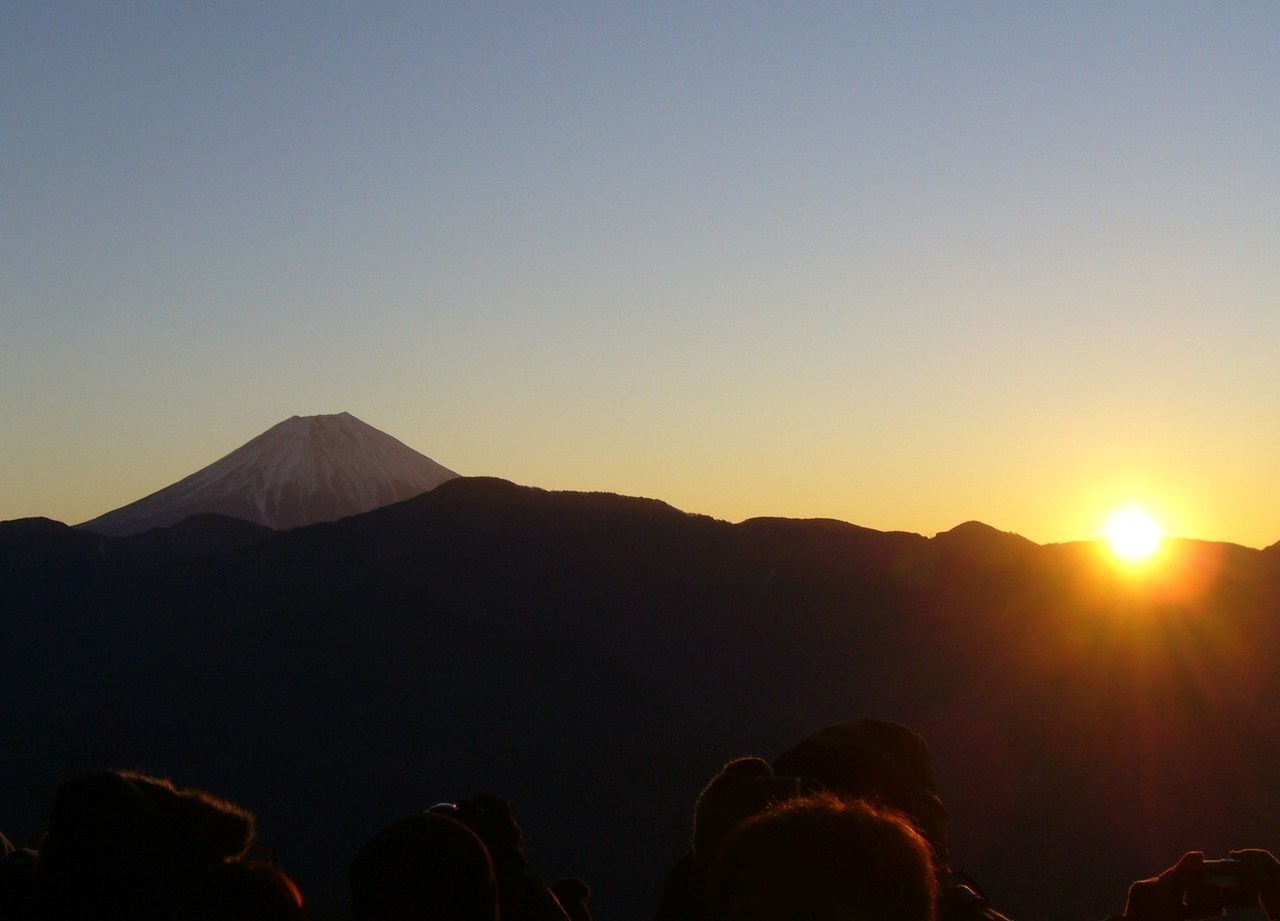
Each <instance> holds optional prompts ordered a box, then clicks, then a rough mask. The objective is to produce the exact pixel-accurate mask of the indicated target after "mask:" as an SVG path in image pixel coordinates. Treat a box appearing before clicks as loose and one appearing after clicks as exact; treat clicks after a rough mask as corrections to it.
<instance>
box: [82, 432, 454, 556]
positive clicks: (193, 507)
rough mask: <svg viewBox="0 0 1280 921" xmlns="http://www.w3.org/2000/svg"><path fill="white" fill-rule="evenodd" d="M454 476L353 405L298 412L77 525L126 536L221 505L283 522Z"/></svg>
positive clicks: (416, 490) (362, 507)
mask: <svg viewBox="0 0 1280 921" xmlns="http://www.w3.org/2000/svg"><path fill="white" fill-rule="evenodd" d="M457 475H458V474H456V473H454V472H453V471H452V470H449V469H447V468H445V467H442V466H441V465H440V464H437V463H436V462H435V461H433V460H432V459H431V458H429V457H427V456H425V455H423V454H419V453H418V452H417V451H415V450H413V449H412V448H410V447H408V446H407V445H405V444H403V443H402V442H400V441H397V440H396V439H395V438H392V437H391V436H390V435H388V434H386V433H385V432H381V431H379V430H378V429H376V428H374V427H373V426H371V425H368V424H366V423H364V422H361V421H360V420H359V419H357V418H356V417H355V416H353V415H351V414H350V413H345V412H344V413H338V414H336V415H328V416H293V417H292V418H289V419H286V420H285V421H283V422H281V423H279V424H277V425H274V426H272V427H271V428H269V429H267V430H266V431H265V432H263V433H262V434H261V435H259V436H258V437H256V438H254V439H252V440H251V441H249V442H248V443H246V444H244V445H243V446H241V447H239V448H237V449H236V450H235V451H232V452H231V453H230V454H228V455H227V456H226V457H224V458H222V459H221V460H218V461H215V462H214V463H212V464H210V465H209V466H207V467H205V468H203V469H202V470H198V471H196V472H195V473H193V474H191V475H190V476H188V477H186V478H184V479H182V480H179V481H178V482H176V483H174V484H172V485H171V486H166V487H165V488H164V489H161V490H159V491H158V492H154V493H152V494H151V495H149V496H146V497H145V498H142V499H139V500H138V501H137V502H133V503H130V504H129V505H125V506H123V507H121V508H118V509H115V510H114V511H111V512H107V513H106V514H105V515H102V516H100V517H98V518H95V519H93V520H92V521H87V522H85V523H84V524H82V525H80V526H79V527H81V528H83V529H84V530H86V531H93V532H95V533H98V534H110V535H117V536H119V535H125V534H136V533H138V532H141V531H146V530H149V529H150V528H155V527H164V526H167V525H171V524H176V523H177V522H179V521H181V520H182V519H184V518H187V517H190V516H191V515H196V514H200V513H205V512H216V513H218V514H222V515H230V516H232V517H234V518H243V519H245V520H248V521H253V522H257V523H258V524H264V525H267V526H268V527H271V528H276V529H277V530H284V529H286V528H296V527H300V526H302V525H307V524H315V523H316V522H320V521H334V520H336V519H338V518H345V517H347V516H348V515H357V514H360V513H361V512H368V511H371V510H373V509H375V508H380V507H381V506H384V505H390V504H391V503H393V502H399V501H401V500H403V499H409V498H412V497H413V496H416V495H419V494H421V493H424V492H427V491H428V490H431V489H434V488H435V487H437V486H439V485H440V484H441V483H443V482H445V481H446V480H451V479H453V478H454V477H456V476H457Z"/></svg>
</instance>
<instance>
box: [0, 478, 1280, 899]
mask: <svg viewBox="0 0 1280 921" xmlns="http://www.w3.org/2000/svg"><path fill="white" fill-rule="evenodd" d="M1277 611H1280V555H1278V554H1277V553H1276V552H1274V551H1258V550H1248V549H1246V548H1241V547H1233V546H1230V545H1224V544H1209V543H1204V542H1195V541H1170V542H1169V546H1168V547H1167V548H1166V551H1165V554H1164V556H1163V558H1162V561H1161V562H1160V564H1159V566H1158V567H1156V568H1154V569H1152V570H1151V571H1149V572H1147V573H1145V574H1135V573H1134V572H1133V571H1130V570H1125V569H1118V568H1117V567H1115V566H1114V565H1113V564H1112V560H1111V559H1110V557H1109V556H1108V555H1107V554H1106V552H1105V548H1104V547H1102V546H1101V545H1100V544H1097V543H1073V544H1052V545H1046V546H1039V545H1036V544H1034V543H1032V542H1030V541H1025V540H1023V539H1022V538H1019V537H1017V536H1016V535H1012V534H1007V533H1002V532H999V531H996V530H994V529H991V528H989V527H987V526H985V525H981V524H978V523H974V522H971V523H966V524H964V525H961V526H959V527H957V528H955V529H953V530H951V531H949V532H944V533H943V534H940V535H938V536H937V537H935V538H933V539H926V538H924V537H922V536H920V535H916V534H906V533H892V532H890V533H886V532H879V531H874V530H870V529H867V528H860V527H857V526H854V525H851V524H846V523H842V522H836V521H829V520H811V521H799V520H789V519H754V520H752V521H747V522H743V523H741V524H730V523H728V522H724V521H718V520H715V519H712V518H708V517H705V516H699V515H688V514H685V513H683V512H680V511H679V510H677V509H674V508H672V507H671V506H669V505H665V504H663V503H661V502H657V501H654V500H648V499H636V498H627V497H622V496H615V495H609V494H600V493H560V492H548V491H545V490H540V489H533V488H528V487H522V486H517V485H515V484H512V483H509V482H505V481H501V480H495V479H486V478H465V477H460V478H457V479H454V480H451V481H449V482H447V483H445V484H443V485H441V486H440V487H438V488H436V489H433V490H431V491H430V492H427V493H424V494H421V495H418V496H416V497H414V498H412V499H408V500H406V501H403V502H398V503H395V504H392V505H389V506H386V507H383V508H378V509H375V510H374V511H371V512H368V513H366V514H362V515H356V516H351V517H348V518H345V519H343V520H342V521H339V522H336V523H333V524H324V525H316V526H313V527H302V528H294V529H292V530H289V531H284V532H272V531H266V530H264V529H261V528H257V527H255V526H252V525H247V524H244V523H243V522H240V523H233V522H230V521H228V520H227V519H214V518H197V519H191V520H188V521H184V522H183V523H182V524H181V525H179V526H177V527H171V528H165V529H161V530H156V531H152V532H150V533H148V534H145V535H138V536H134V537H129V538H123V539H122V538H114V537H106V536H102V535H99V534H92V533H89V532H86V531H84V530H78V529H72V528H68V527H66V526H65V525H61V524H58V523H56V522H51V521H47V520H42V519H28V520H22V521H14V522H0V649H3V650H6V651H8V652H9V657H8V658H7V659H6V660H4V661H5V667H4V668H0V699H3V700H6V701H10V702H13V705H12V706H8V707H0V826H2V827H3V829H4V831H5V832H6V833H7V834H8V835H9V836H10V838H11V839H12V840H14V841H15V842H16V843H18V844H34V843H35V841H36V840H38V834H39V831H40V829H41V828H42V827H43V822H44V820H45V817H46V815H47V804H48V801H49V796H50V794H51V793H52V788H53V787H54V785H56V783H57V782H58V781H59V780H60V779H61V778H62V777H63V776H65V775H66V774H67V773H70V772H73V771H78V770H82V769H84V768H86V767H95V766H107V765H114V766H127V767H133V768H138V769H143V770H149V771H153V772H156V773H161V774H165V775H167V776H172V777H173V778H174V779H175V780H176V781H178V782H180V783H183V784H194V785H198V786H205V787H207V788H208V789H210V790H211V791H212V792H214V793H216V794H219V795H223V796H227V797H229V798H232V799H235V800H237V801H239V802H242V803H243V804H244V805H246V806H247V807H249V808H251V809H253V810H254V811H256V812H257V813H258V815H259V818H260V820H261V825H260V827H261V839H260V840H261V842H262V845H263V847H264V848H266V849H267V850H269V851H270V852H271V853H272V854H274V855H275V856H276V858H277V859H278V860H279V861H280V864H281V866H283V867H284V868H285V869H286V870H288V871H289V872H290V873H291V874H293V875H294V876H295V877H296V878H298V879H299V880H300V881H301V882H302V883H303V888H304V889H305V890H306V891H307V892H308V893H309V894H313V895H320V896H323V895H324V894H326V893H328V892H331V891H333V890H334V889H335V888H336V889H338V890H340V889H341V886H342V880H343V879H344V878H345V871H346V867H347V865H348V863H349V862H350V860H351V857H352V855H353V853H354V851H355V849H356V847H358V845H359V844H360V842H361V841H363V840H364V839H365V838H367V837H368V835H370V834H372V832H373V831H374V830H376V829H377V828H379V827H381V826H382V825H384V824H386V823H387V822H389V821H391V820H392V819H393V818H397V817H399V816H402V815H404V814H407V813H408V812H410V811H414V810H419V809H422V808H424V806H425V805H427V804H430V803H433V802H439V801H441V800H446V799H456V798H459V797H465V796H470V795H473V794H475V793H478V792H493V793H498V794H501V795H504V796H507V797H509V798H510V799H511V801H512V803H513V806H514V808H515V811H516V815H517V817H518V818H519V820H520V824H521V825H522V826H523V828H524V829H525V831H526V834H527V842H528V854H529V858H530V860H531V862H532V865H533V867H534V869H535V870H536V871H537V872H538V873H539V874H540V875H542V876H544V877H551V878H555V877H557V876H561V875H580V876H582V877H583V878H585V879H586V880H588V882H590V883H591V885H592V886H593V889H594V892H595V896H594V906H595V908H596V915H595V916H596V917H597V918H601V919H607V921H646V919H650V918H652V917H653V913H654V909H655V908H656V905H657V900H658V897H659V894H660V892H661V888H662V879H663V873H664V871H665V870H666V868H667V867H669V866H670V865H671V863H672V862H673V861H674V860H675V859H676V858H677V857H678V855H679V854H680V853H681V852H682V851H683V850H684V849H685V848H686V847H687V845H688V838H689V828H690V820H691V812H692V808H693V803H694V801H695V799H696V797H697V795H698V792H699V790H700V789H701V788H702V786H703V785H704V784H705V783H706V781H707V780H708V778H709V777H710V776H711V775H712V774H713V773H714V772H715V771H716V770H717V769H718V768H719V767H720V766H721V765H722V764H723V763H724V762H725V761H726V760H728V759H729V758H732V757H735V756H738V755H743V754H752V753H754V754H761V755H764V756H774V755H776V754H777V753H779V752H780V751H781V750H783V749H784V748H786V747H788V746H789V745H791V744H792V743H794V742H795V741H797V740H798V739H799V738H800V737H801V736H802V735H804V734H806V733H808V732H809V731H811V730H812V729H815V728H817V727H819V726H822V725H825V724H829V723H833V722H836V721H839V720H844V719H849V718H851V717H855V716H861V715H870V716H877V717H881V718H888V719H896V720H900V721H902V722H905V723H907V724H908V725H911V726H912V727H914V728H916V729H917V730H919V731H920V732H921V733H922V734H923V735H924V736H925V738H926V739H927V740H928V741H929V743H930V746H931V748H932V750H933V754H934V764H935V766H936V768H937V771H938V777H939V783H940V785H941V788H942V795H943V798H944V800H945V801H946V804H947V807H948V810H949V812H950V816H951V824H950V827H951V844H952V847H951V853H952V857H953V859H954V860H955V861H956V863H957V865H958V866H959V867H961V868H962V869H964V870H967V871H970V872H972V873H973V874H974V875H975V876H976V878H977V879H978V880H979V881H980V882H981V883H982V885H983V887H984V888H985V889H986V890H987V892H988V894H989V895H990V896H991V897H992V899H993V900H994V902H995V903H996V905H997V906H998V907H1000V908H1001V909H1004V910H1006V911H1007V912H1008V913H1009V914H1010V916H1011V917H1013V918H1016V919H1023V921H1031V919H1039V921H1081V919H1089V918H1101V917H1103V916H1105V915H1107V914H1108V913H1110V912H1114V911H1117V910H1119V908H1120V907H1121V906H1123V904H1124V895H1125V889H1126V887H1127V885H1128V883H1129V882H1130V881H1131V880H1133V879H1135V878H1138V877H1139V876H1142V875H1149V874H1150V873H1152V872H1155V871H1157V870H1159V869H1160V868H1162V867H1164V866H1168V865H1169V864H1170V863H1172V862H1173V861H1174V860H1176V859H1177V857H1178V856H1179V855H1180V854H1181V853H1182V852H1183V851H1185V850H1187V849H1188V848H1201V849H1204V850H1205V851H1206V852H1208V853H1209V854H1211V855H1212V856H1222V855H1224V854H1225V853H1226V852H1227V851H1228V850H1229V849H1230V848H1232V847H1240V846H1254V845H1257V846H1263V847H1269V848H1270V849H1272V850H1277V849H1280V838H1277V832H1276V829H1277V828H1280V786H1277V784H1276V783H1275V782H1274V778H1275V777H1277V776H1280V711H1278V710H1277V708H1276V706H1275V701H1277V700H1280V670H1277V669H1276V668H1275V663H1276V662H1277V661H1280V619H1278V618H1277V616H1276V615H1277Z"/></svg>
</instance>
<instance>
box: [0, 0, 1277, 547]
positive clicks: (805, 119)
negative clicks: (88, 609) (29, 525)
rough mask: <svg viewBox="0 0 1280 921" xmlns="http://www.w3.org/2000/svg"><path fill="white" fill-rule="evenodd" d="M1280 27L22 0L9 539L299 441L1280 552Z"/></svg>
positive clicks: (582, 7) (785, 504) (13, 27)
mask: <svg viewBox="0 0 1280 921" xmlns="http://www.w3.org/2000/svg"><path fill="white" fill-rule="evenodd" d="M1277 47H1280V5H1277V4H1275V3H1272V2H1232V3H1213V2H1203V3H1179V2H1166V3H1133V4H1111V3H1106V4H1104V3H1071V4H1055V5H1049V4H1030V3H1019V4H1012V3H965V4H960V3H929V4H923V3H921V4H913V3H892V4H890V3H877V4H847V3H832V4H824V3H814V4H791V3H789V4H716V3H706V4H663V3H652V4H626V5H624V4H589V5H588V4H557V3H551V4H531V3H530V4H524V3H504V4H486V3H457V4H447V3H440V4H416V3H415V4H410V3H405V4H393V3H376V2H375V3H368V4H361V5H356V4H335V3H311V4H301V3H277V4H256V3H248V2H243V3H236V2H228V3H218V4H194V3H191V4H188V3H180V4H171V3H163V4H161V3H155V4H150V3H112V4H99V3H54V4H47V3H25V2H12V0H10V2H5V3H2V4H0V79H3V85H4V92H3V93H2V94H0V145H2V147H0V152H2V154H3V155H2V156H0V311H2V312H3V330H4V331H3V335H2V336H0V430H3V432H4V433H5V438H4V448H3V451H0V480H2V482H3V486H0V519H6V518H16V517H23V516H27V515H47V516H49V517H53V518H57V519H59V520H64V521H68V522H75V521H82V520H86V519H88V518H91V517H93V516H95V515H97V514H100V513H101V512H104V511H106V510H108V509H110V508H114V507H117V506H119V505H123V504H125V503H126V502H129V501H132V500H133V499H136V498H139V497H140V496H142V495H144V494H146V493H148V492H151V491H153V490H155V489H158V488H160V487H161V486H164V485H167V484H168V483H170V482H173V481H174V480H176V479H178V478H180V477H181V476H184V475H186V474H187V473H190V472H192V471H194V470H195V469H196V468H198V467H201V466H203V465H205V464H207V463H209V462H211V461H213V460H215V459H217V458H218V457H220V456H221V455H223V454H225V453H227V452H229V451H230V450H232V449H234V448H235V447H237V446H239V445H240V444H242V443H243V442H245V441H247V440H248V439H249V438H251V437H252V436H254V435H256V434H257V433H258V432H260V431H262V430H264V429H266V428H267V427H269V426H270V425H272V424H274V423H275V422H278V421H280V420H281V419H284V418H286V417H288V416H290V415H295V414H310V413H327V412H339V411H344V410H345V411H350V412H352V413H354V414H355V415H357V416H359V417H360V418H362V419H364V420H365V421H366V422H369V423H370V424H372V425H375V426H377V427H378V428H381V429H383V430H384V431H387V432H389V433H391V434H393V435H395V436H396V437H398V438H400V439H401V440H402V441H404V442H406V443H407V444H409V445H411V446H412V447H415V448H417V449H418V450H420V451H422V452H423V453H426V454H428V455H430V456H432V457H433V458H435V459H436V460H438V461H440V462H441V463H443V464H445V465H446V466H449V467H451V468H452V469H454V470H457V471H458V472H460V473H464V474H486V475H497V476H503V477H506V478H509V479H512V480H515V481H517V482H521V483H526V484H529V485H536V486H544V487H547V488H557V489H604V490H609V491H614V492H621V493H626V494H631V495H647V496H653V497H656V498H660V499H664V500H666V501H668V502H671V503H672V504H673V505H676V506H677V507H680V508H683V509H686V510H688V511H694V512H704V513H707V514H712V515H715V516H717V517H722V518H728V519H730V520H740V519H742V518H746V517H750V516H753V515H786V516H794V517H810V516H822V517H834V518H841V519H844V520H848V521H853V522H856V523H858V524H863V525H866V526H869V527H877V528H882V529H903V530H912V531H918V532H921V533H926V534H932V533H934V532H936V531H939V530H945V529H947V528H949V527H952V526H953V525H955V524H957V523H959V522H961V521H964V520H967V519H971V518H978V519H981V520H983V521H986V522H988V523H990V524H992V525H994V526H996V527H1000V528H1003V529H1006V530H1013V531H1017V532H1019V533H1022V534H1025V535H1026V536H1028V537H1030V538H1032V539H1033V540H1037V541H1042V542H1045V541H1056V540H1070V539H1079V538H1086V537H1092V536H1094V535H1096V533H1097V532H1098V531H1099V529H1100V527H1101V524H1102V519H1103V518H1104V517H1105V513H1106V512H1107V511H1108V510H1109V509H1110V508H1112V507H1114V506H1115V505H1117V504H1119V503H1121V502H1124V501H1137V502H1140V503H1143V504H1146V505H1148V506H1149V507H1150V508H1151V509H1152V510H1153V511H1154V512H1155V513H1156V514H1157V515H1158V516H1159V517H1161V518H1162V520H1164V521H1165V523H1166V526H1167V527H1168V528H1169V529H1170V530H1172V531H1174V532H1176V533H1182V534H1186V535H1187V536H1196V537H1205V538H1209V539H1215V540H1231V541H1235V542H1239V543H1243V544H1246V545H1249V546H1264V545H1267V544H1270V543H1272V542H1274V541H1276V540H1280V514H1278V512H1280V466H1278V461H1277V458H1280V452H1278V451H1277V435H1278V433H1280V399H1278V398H1280V392H1278V391H1280V387H1278V386H1277V383H1276V380H1277V376H1276V373H1275V371H1274V367H1275V359H1274V350H1275V345H1276V343H1277V342H1280V258H1277V255H1276V254H1277V253H1280V56H1278V55H1276V53H1275V49H1276V48H1277Z"/></svg>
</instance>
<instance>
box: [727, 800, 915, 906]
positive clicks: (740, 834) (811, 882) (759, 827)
mask: <svg viewBox="0 0 1280 921" xmlns="http://www.w3.org/2000/svg"><path fill="white" fill-rule="evenodd" d="M937 887H938V883H937V879H936V874H935V872H934V864H933V858H932V852H931V850H930V848H929V845H928V843H927V842H926V841H925V840H924V838H923V837H922V836H921V835H920V833H919V832H917V831H916V829H915V827H914V826H913V825H912V824H911V822H910V821H909V820H908V819H907V818H906V817H905V816H903V815H902V814H901V813H898V812H895V811H893V810H890V809H887V808H885V807H883V806H878V805H874V804H871V803H868V802H865V801H860V800H852V801H851V800H842V799H839V798H837V797H835V796H832V795H829V794H820V795H817V796H807V797H804V798H801V799H794V800H789V801H786V802H781V803H778V804H776V805H774V806H771V807H770V808H768V809H767V810H765V811H764V812H762V813H759V814H758V815H755V816H753V817H752V818H749V819H747V820H745V821H743V822H742V823H740V824H739V825H738V826H737V827H735V828H734V829H733V830H732V831H731V832H730V833H729V835H728V836H727V837H726V838H725V839H724V841H723V842H722V843H721V844H720V847H719V849H718V852H717V855H716V859H715V863H714V866H713V868H712V876H711V904H710V909H711V911H710V916H711V918H713V919H715V921H765V919H776V918H789V919H811V921H819V919H821V921H837V919H841V921H842V919H858V921H933V919H934V918H935V916H936V911H937V900H938V891H937Z"/></svg>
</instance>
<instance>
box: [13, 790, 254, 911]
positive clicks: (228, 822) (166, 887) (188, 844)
mask: <svg viewBox="0 0 1280 921" xmlns="http://www.w3.org/2000/svg"><path fill="white" fill-rule="evenodd" d="M253 836H254V818H253V815H252V814H251V813H249V812H246V811H245V810H243V809H241V808H240V807H238V806H235V805H232V804H231V803H227V802H224V801H222V800H219V799H217V798H215V797H213V796H211V795H209V794H208V793H206V792H204V791H203V790H194V789H178V788H176V787H174V785H173V784H172V783H171V782H170V781H168V780H162V779H159V778H155V777H148V776H146V775H142V774H134V773H130V772H116V771H105V772H101V773H96V774H89V775H86V776H83V777H78V778H75V779H73V780H69V781H67V782H66V783H64V784H63V785H62V786H61V787H59V788H58V791H57V793H56V794H55V795H54V800H53V806H52V808H51V811H50V815H49V824H48V828H47V831H46V833H45V836H44V838H43V840H42V841H41V842H40V848H39V851H38V854H37V858H36V887H37V891H38V896H39V898H40V901H41V903H42V905H43V910H44V911H45V913H46V914H47V915H48V916H49V917H50V918H72V917H75V918H79V917H88V916H96V917H99V918H112V917H122V918H124V917H127V918H130V919H146V918H152V917H164V916H165V915H167V914H168V913H169V912H170V911H172V909H173V907H174V906H175V905H176V903H177V901H178V900H179V898H180V897H181V895H182V894H183V893H184V891H185V889H186V887H187V886H188V885H189V884H190V883H191V882H192V881H193V880H194V878H195V877H196V875H197V874H198V873H199V872H200V871H201V870H203V869H204V868H205V867H207V866H209V865H210V864H213V863H216V862H218V861H221V860H224V859H227V858H232V857H238V856H240V855H242V854H243V853H244V852H245V851H246V850H248V848H249V846H250V844H251V843H252V842H253ZM86 912H87V913H88V914H86Z"/></svg>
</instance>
